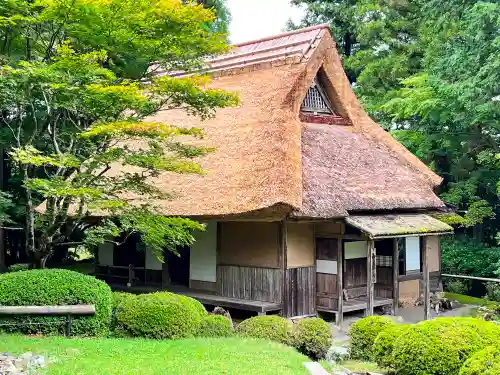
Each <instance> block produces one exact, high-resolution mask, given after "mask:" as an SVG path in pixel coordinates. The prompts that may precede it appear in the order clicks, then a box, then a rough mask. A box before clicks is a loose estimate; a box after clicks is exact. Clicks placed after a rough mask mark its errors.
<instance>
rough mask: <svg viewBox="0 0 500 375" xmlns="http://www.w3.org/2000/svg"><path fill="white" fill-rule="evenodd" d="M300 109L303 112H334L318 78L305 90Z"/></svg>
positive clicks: (331, 113)
mask: <svg viewBox="0 0 500 375" xmlns="http://www.w3.org/2000/svg"><path fill="white" fill-rule="evenodd" d="M301 110H302V111H304V112H317V113H326V114H330V115H333V114H334V112H333V109H332V105H331V103H330V100H329V99H328V96H327V95H326V93H325V90H324V88H323V87H322V85H321V84H320V82H319V80H318V79H315V80H314V83H313V85H312V86H311V87H309V90H307V94H306V97H305V98H304V101H303V102H302V107H301Z"/></svg>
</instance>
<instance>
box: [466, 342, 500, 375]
mask: <svg viewBox="0 0 500 375" xmlns="http://www.w3.org/2000/svg"><path fill="white" fill-rule="evenodd" d="M498 374H500V348H498V347H494V346H489V347H487V348H486V349H483V350H481V351H479V352H477V353H476V354H474V355H473V356H472V357H471V358H469V359H468V360H467V362H465V364H464V365H463V366H462V368H461V370H460V374H459V375H498Z"/></svg>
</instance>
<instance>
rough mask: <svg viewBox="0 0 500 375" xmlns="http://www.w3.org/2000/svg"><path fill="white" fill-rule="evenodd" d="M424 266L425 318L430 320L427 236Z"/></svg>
mask: <svg viewBox="0 0 500 375" xmlns="http://www.w3.org/2000/svg"><path fill="white" fill-rule="evenodd" d="M421 246H422V268H423V270H422V271H423V272H422V273H423V283H422V287H423V289H424V320H429V319H430V318H431V306H430V300H429V299H430V282H429V279H430V275H429V264H428V263H429V262H428V259H427V237H425V236H424V237H422V241H421Z"/></svg>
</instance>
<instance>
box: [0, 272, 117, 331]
mask: <svg viewBox="0 0 500 375" xmlns="http://www.w3.org/2000/svg"><path fill="white" fill-rule="evenodd" d="M76 304H90V305H95V307H96V315H95V316H85V317H82V316H80V317H73V319H72V324H71V332H72V335H79V336H105V335H107V334H108V332H109V324H110V319H111V305H112V295H111V289H110V288H109V286H108V285H107V284H106V283H104V282H102V281H100V280H97V279H96V278H94V277H92V276H87V275H82V274H80V273H77V272H73V271H68V270H58V269H47V270H29V271H24V272H11V273H6V274H3V275H0V305H5V306H29V305H35V306H57V305H76ZM2 323H12V324H13V325H9V326H3V327H2V329H3V330H4V331H7V332H22V333H29V334H37V333H43V334H62V333H63V332H64V326H65V319H63V318H61V317H60V316H39V317H35V316H32V317H29V316H28V317H27V316H22V315H19V316H15V317H9V318H4V317H2ZM28 323H35V324H34V325H30V324H28Z"/></svg>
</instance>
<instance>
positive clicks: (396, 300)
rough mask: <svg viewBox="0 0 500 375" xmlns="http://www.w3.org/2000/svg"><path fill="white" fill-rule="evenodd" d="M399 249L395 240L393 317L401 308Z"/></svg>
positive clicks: (393, 255) (393, 256) (393, 257)
mask: <svg viewBox="0 0 500 375" xmlns="http://www.w3.org/2000/svg"><path fill="white" fill-rule="evenodd" d="M398 277H399V247H398V239H397V238H394V242H393V254H392V315H398V308H399V280H398Z"/></svg>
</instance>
